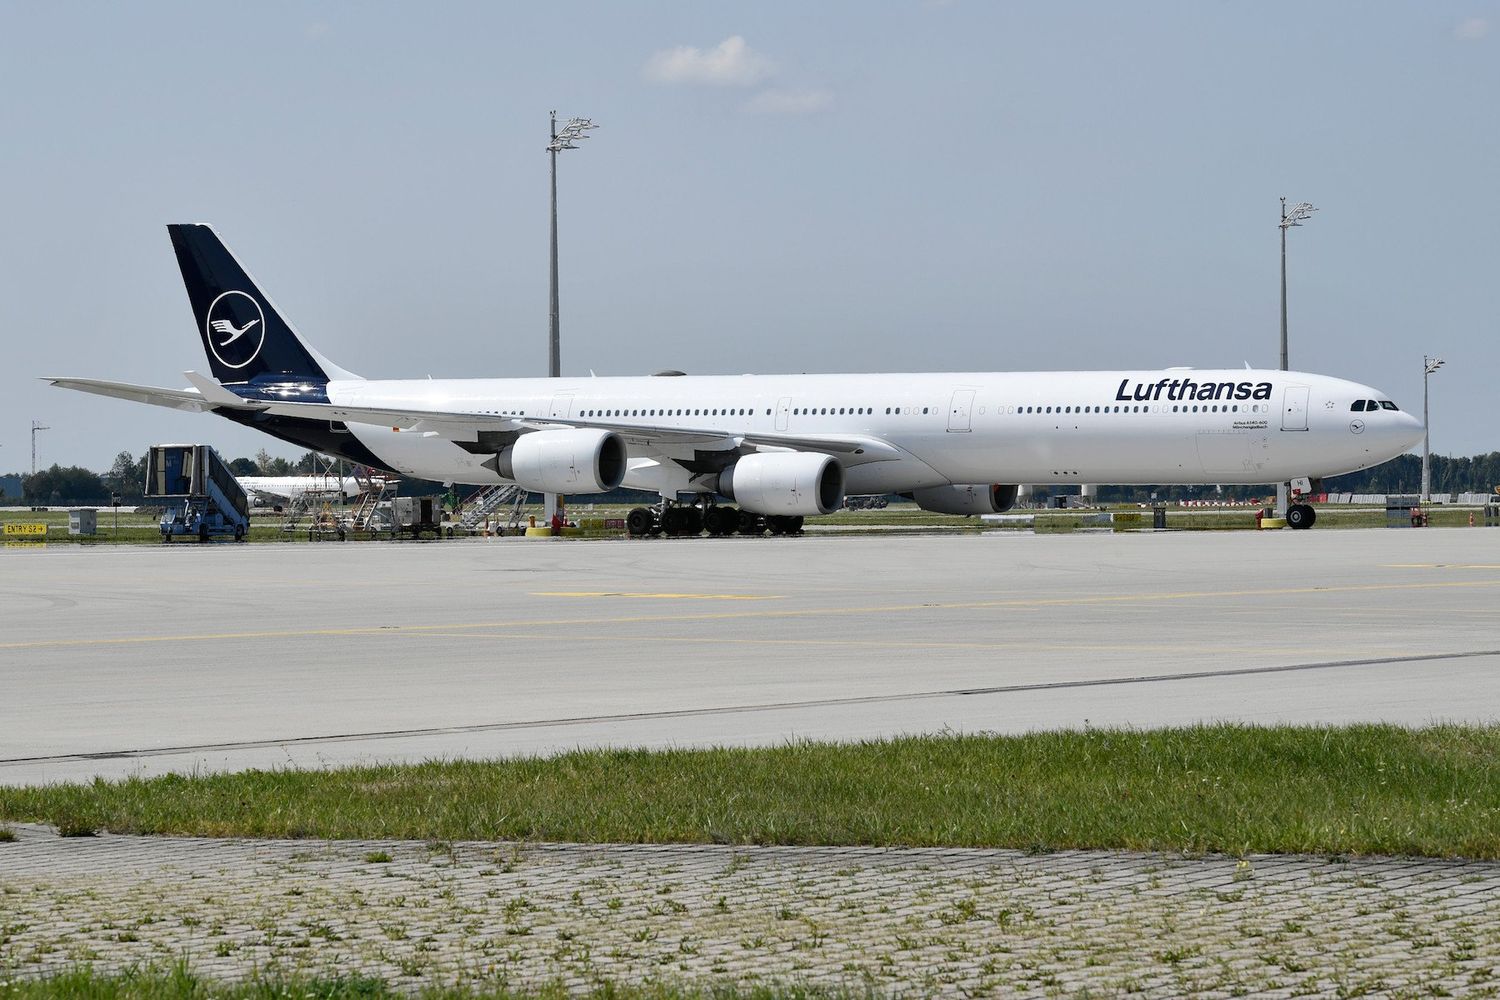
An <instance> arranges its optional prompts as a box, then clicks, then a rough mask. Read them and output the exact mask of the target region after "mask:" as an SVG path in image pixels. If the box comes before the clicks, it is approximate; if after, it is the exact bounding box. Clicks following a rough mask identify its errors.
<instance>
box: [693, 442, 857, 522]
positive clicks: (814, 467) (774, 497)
mask: <svg viewBox="0 0 1500 1000" xmlns="http://www.w3.org/2000/svg"><path fill="white" fill-rule="evenodd" d="M719 492H720V493H722V494H724V495H725V496H726V497H728V498H729V499H731V500H733V501H734V502H735V503H737V504H739V505H740V506H741V507H743V508H744V509H745V510H748V511H751V512H752V513H755V514H786V515H791V516H795V515H798V514H801V515H803V516H806V515H809V514H831V513H832V512H833V511H836V510H838V509H839V508H840V507H842V506H843V504H844V467H843V466H842V465H840V464H839V463H838V462H837V461H835V460H834V459H833V458H832V456H829V455H817V454H813V453H811V452H772V453H768V454H758V455H746V456H745V457H744V458H742V459H740V460H739V461H738V462H735V463H734V464H733V465H731V466H730V467H729V468H727V469H725V470H724V471H723V472H721V473H719Z"/></svg>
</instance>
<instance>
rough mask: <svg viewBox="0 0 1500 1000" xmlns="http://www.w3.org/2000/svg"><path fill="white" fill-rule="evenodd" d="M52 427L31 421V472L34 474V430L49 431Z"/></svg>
mask: <svg viewBox="0 0 1500 1000" xmlns="http://www.w3.org/2000/svg"><path fill="white" fill-rule="evenodd" d="M51 429H52V428H50V427H43V426H42V425H41V424H39V423H37V422H36V421H35V420H33V421H32V422H31V474H32V475H33V476H34V475H36V432H37V431H50V430H51Z"/></svg>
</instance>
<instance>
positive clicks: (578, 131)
mask: <svg viewBox="0 0 1500 1000" xmlns="http://www.w3.org/2000/svg"><path fill="white" fill-rule="evenodd" d="M598 127H599V126H598V125H595V124H594V123H593V122H592V121H591V120H589V119H588V118H569V119H568V120H567V122H565V123H564V124H563V127H562V128H561V129H559V128H558V127H557V112H556V111H554V112H552V141H551V142H549V143H547V152H548V153H549V154H551V158H552V274H551V277H552V282H551V288H552V296H551V311H550V319H551V324H550V326H549V329H548V332H549V337H548V342H547V374H548V375H550V376H551V377H552V378H558V377H559V376H561V375H562V339H561V329H560V327H561V322H560V315H559V311H558V305H557V154H558V153H560V152H561V151H563V150H564V149H577V148H578V143H579V141H581V140H583V139H587V138H588V132H589V130H590V129H596V128H598Z"/></svg>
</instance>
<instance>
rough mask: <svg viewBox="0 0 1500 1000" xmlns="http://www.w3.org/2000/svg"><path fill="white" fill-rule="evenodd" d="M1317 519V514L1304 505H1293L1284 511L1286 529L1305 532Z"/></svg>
mask: <svg viewBox="0 0 1500 1000" xmlns="http://www.w3.org/2000/svg"><path fill="white" fill-rule="evenodd" d="M1317 519H1318V514H1317V512H1316V511H1314V510H1313V509H1312V508H1311V507H1309V506H1308V505H1307V504H1305V503H1294V504H1292V505H1291V506H1290V507H1288V508H1287V509H1286V523H1287V527H1289V528H1293V529H1295V530H1298V531H1306V530H1307V529H1308V528H1311V527H1312V526H1313V522H1314V521H1316V520H1317Z"/></svg>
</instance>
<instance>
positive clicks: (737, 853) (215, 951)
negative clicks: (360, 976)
mask: <svg viewBox="0 0 1500 1000" xmlns="http://www.w3.org/2000/svg"><path fill="white" fill-rule="evenodd" d="M16 830H17V833H18V839H17V841H16V842H15V843H0V980H3V979H5V978H8V977H14V976H33V975H41V974H45V973H47V972H49V971H55V970H58V969H62V968H66V967H70V966H74V965H76V964H78V963H80V962H86V963H93V964H94V965H95V967H96V968H104V969H113V968H118V967H121V966H126V965H129V964H132V963H150V962H153V961H155V962H160V963H171V962H173V961H176V960H177V959H179V958H186V959H187V961H188V962H189V963H190V964H191V965H192V966H193V967H194V968H195V969H196V970H197V971H199V972H200V973H203V974H205V975H209V976H214V977H223V978H233V977H242V976H246V975H248V974H250V973H251V972H252V971H253V970H261V971H265V970H268V969H277V968H279V969H283V970H302V971H307V972H316V973H332V974H337V973H350V972H354V971H356V970H357V971H360V972H364V973H367V974H374V975H380V976H384V977H387V978H388V979H390V980H392V981H393V982H395V983H397V984H398V985H400V986H402V987H411V988H413V989H415V988H417V987H420V986H421V985H423V984H424V983H428V982H434V981H436V982H453V981H456V980H506V981H509V982H511V983H513V984H526V983H533V984H540V983H545V982H551V981H561V982H564V983H566V984H568V985H569V986H570V987H573V988H576V989H580V990H581V989H585V988H588V987H589V986H590V985H592V984H594V983H596V982H599V981H603V980H613V981H617V982H623V981H646V980H686V981H692V982H698V983H705V982H708V981H724V980H729V981H736V982H740V983H752V982H804V983H820V984H827V985H831V986H847V987H851V988H853V989H855V990H857V991H859V992H861V993H862V992H864V991H866V990H873V991H875V992H878V993H888V994H903V995H929V994H939V995H948V996H969V995H988V994H996V995H1005V996H1013V995H1014V996H1025V995H1036V996H1048V995H1076V994H1085V993H1086V994H1088V995H1093V996H1099V995H1106V996H1107V995H1119V994H1125V993H1143V994H1146V995H1162V996H1165V995H1173V996H1180V995H1186V994H1193V995H1203V996H1214V995H1219V996H1236V995H1246V994H1255V995H1286V996H1291V995H1304V994H1311V995H1341V996H1349V995H1357V994H1359V993H1362V992H1364V993H1380V994H1383V995H1393V994H1394V995H1403V994H1407V995H1428V994H1441V993H1444V991H1446V993H1448V994H1453V995H1465V996H1493V995H1497V994H1500V973H1497V969H1500V865H1497V864H1489V863H1474V862H1446V861H1428V860H1359V859H1356V860H1348V861H1343V860H1328V859H1323V858H1309V857H1282V856H1266V857H1251V858H1247V859H1244V860H1238V859H1234V858H1223V857H1211V858H1203V859H1187V858H1181V857H1175V856H1165V855H1151V854H1128V853H1119V852H1083V851H1077V852H1075V851H1069V852H1063V853H1057V854H1047V855H1035V856H1033V855H1028V854H1026V853H1024V852H1018V851H996V850H879V849H846V848H785V847H748V848H747V847H724V846H699V845H691V846H688V845H681V846H679V845H673V846H648V845H630V846H590V845H574V844H494V843H455V844H420V843H417V844H413V843H409V842H352V841H341V842H331V843H330V842H324V841H246V840H198V839H161V838H145V837H118V836H100V837H96V838H82V839H63V838H60V837H58V836H56V835H55V834H54V833H53V832H52V831H51V830H50V829H47V828H45V827H33V826H20V827H17V828H16Z"/></svg>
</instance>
